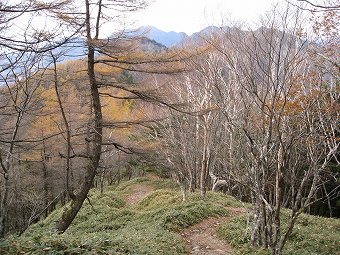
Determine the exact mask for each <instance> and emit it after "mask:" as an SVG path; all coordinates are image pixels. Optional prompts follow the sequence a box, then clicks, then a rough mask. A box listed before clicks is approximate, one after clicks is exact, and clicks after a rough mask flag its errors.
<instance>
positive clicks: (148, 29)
mask: <svg viewBox="0 0 340 255" xmlns="http://www.w3.org/2000/svg"><path fill="white" fill-rule="evenodd" d="M142 31H143V33H145V36H146V37H148V38H149V39H151V40H154V41H156V42H158V43H161V44H163V45H165V46H166V47H168V48H169V47H172V46H175V45H177V44H179V43H181V42H182V41H183V40H184V39H185V38H186V37H188V35H187V34H186V33H184V32H179V33H178V32H175V31H170V32H165V31H162V30H160V29H158V28H156V27H153V26H145V27H142Z"/></svg>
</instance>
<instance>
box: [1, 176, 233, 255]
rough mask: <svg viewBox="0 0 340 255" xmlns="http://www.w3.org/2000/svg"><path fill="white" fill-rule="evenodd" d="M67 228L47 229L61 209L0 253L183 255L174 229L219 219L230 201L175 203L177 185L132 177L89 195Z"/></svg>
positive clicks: (178, 200)
mask: <svg viewBox="0 0 340 255" xmlns="http://www.w3.org/2000/svg"><path fill="white" fill-rule="evenodd" d="M136 184H138V185H141V184H142V185H151V186H152V187H153V190H154V191H153V192H152V193H151V194H150V195H149V196H147V197H146V198H144V199H143V200H142V201H140V202H139V203H137V204H134V205H127V204H125V200H124V198H125V197H126V196H127V195H128V194H129V193H130V192H131V191H132V190H133V186H134V185H136ZM89 198H90V201H91V203H92V205H93V208H92V207H91V206H90V204H89V203H88V201H86V202H85V203H84V206H83V208H82V209H81V211H80V212H79V214H78V216H77V217H76V219H75V221H74V222H73V224H72V225H71V227H70V228H69V229H68V230H67V231H66V232H65V233H64V234H62V235H58V234H56V233H55V232H54V231H53V229H54V226H55V221H56V220H58V219H59V217H60V216H61V213H62V210H63V209H62V208H60V209H58V210H56V211H54V212H53V213H52V214H51V215H50V216H49V217H48V218H46V219H45V220H42V221H41V222H39V223H37V224H35V225H33V226H31V227H30V228H29V229H28V230H27V231H26V232H25V233H24V234H23V235H22V236H21V237H17V236H15V235H12V236H9V237H8V238H7V239H6V240H5V241H2V242H0V254H169V255H171V254H187V252H186V250H185V244H184V242H183V240H182V239H181V237H180V235H179V234H178V230H180V229H182V228H184V227H187V226H190V225H192V224H196V223H198V222H200V221H202V220H203V219H205V218H208V217H211V216H224V215H227V214H228V211H227V210H226V209H225V208H224V206H225V205H232V204H237V203H238V202H237V201H236V200H234V199H233V198H231V197H228V196H225V195H222V194H212V193H209V194H208V196H207V200H206V201H200V199H199V195H198V194H193V195H191V196H190V199H189V201H188V202H185V203H183V202H182V201H181V195H180V193H179V192H178V189H177V186H176V185H175V184H174V183H173V182H171V181H169V180H149V179H147V178H137V179H133V180H131V181H128V182H124V183H122V184H121V185H119V186H118V187H108V188H107V189H106V191H105V192H104V194H100V193H99V192H98V191H96V190H93V191H91V193H90V195H89Z"/></svg>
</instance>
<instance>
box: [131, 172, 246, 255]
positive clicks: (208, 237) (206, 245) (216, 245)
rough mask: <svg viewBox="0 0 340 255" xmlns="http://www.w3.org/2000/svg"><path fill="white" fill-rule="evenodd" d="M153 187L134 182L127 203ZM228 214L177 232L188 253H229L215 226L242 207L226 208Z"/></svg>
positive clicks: (229, 250) (229, 254) (233, 215)
mask: <svg viewBox="0 0 340 255" xmlns="http://www.w3.org/2000/svg"><path fill="white" fill-rule="evenodd" d="M147 177H148V178H149V179H153V180H154V179H158V177H156V176H153V175H149V176H147ZM152 191H153V188H152V187H151V186H150V185H145V184H136V185H134V186H133V188H132V190H131V193H130V194H129V195H128V196H127V197H126V199H125V201H126V203H127V204H128V205H134V204H136V203H138V202H140V201H141V200H143V199H144V198H145V197H147V196H148V195H149V194H150V193H151V192H152ZM226 209H227V210H228V211H229V213H230V215H229V216H227V217H218V218H208V219H205V220H203V221H202V222H200V223H198V224H196V225H193V226H190V227H188V228H186V229H183V230H182V231H181V232H180V233H179V234H180V235H181V237H182V239H183V240H184V241H185V244H186V248H187V250H188V251H189V254H192V255H231V254H232V248H231V246H230V245H228V244H227V243H226V242H224V241H223V240H221V239H219V238H218V237H217V233H216V229H217V227H218V226H219V225H220V224H222V223H224V222H226V221H229V220H230V219H231V218H233V217H235V216H238V215H240V214H244V213H245V209H243V208H233V207H227V208H226Z"/></svg>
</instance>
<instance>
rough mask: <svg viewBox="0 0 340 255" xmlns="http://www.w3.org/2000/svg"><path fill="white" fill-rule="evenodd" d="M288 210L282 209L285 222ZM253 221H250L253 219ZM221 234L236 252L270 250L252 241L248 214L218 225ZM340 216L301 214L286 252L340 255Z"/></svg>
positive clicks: (285, 249)
mask: <svg viewBox="0 0 340 255" xmlns="http://www.w3.org/2000/svg"><path fill="white" fill-rule="evenodd" d="M289 213H290V211H289V210H283V213H282V214H283V215H282V216H283V225H284V224H285V222H287V219H288V215H289ZM250 224H251V223H250ZM217 232H218V235H219V237H220V238H222V239H224V240H226V241H228V243H229V244H230V245H231V246H232V247H233V248H234V251H235V254H263V255H267V254H268V255H269V254H270V252H269V251H268V250H264V249H260V248H259V249H256V248H254V247H252V246H251V245H250V244H249V239H250V229H249V228H248V229H247V226H246V218H245V216H244V215H243V216H239V217H236V218H233V219H231V220H230V221H228V222H226V223H225V224H222V225H221V226H220V227H219V228H218V229H217ZM339 247H340V220H339V219H329V218H323V217H317V216H311V215H307V214H302V215H300V216H299V218H298V220H297V222H296V224H295V227H294V230H293V233H292V235H291V236H290V237H289V239H288V241H287V244H286V246H285V248H284V254H286V255H340V248H339Z"/></svg>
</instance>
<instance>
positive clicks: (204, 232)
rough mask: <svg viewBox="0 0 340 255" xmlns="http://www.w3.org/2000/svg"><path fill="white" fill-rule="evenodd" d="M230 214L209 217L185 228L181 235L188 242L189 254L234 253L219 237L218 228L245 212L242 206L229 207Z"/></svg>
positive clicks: (217, 254) (212, 254) (214, 254)
mask: <svg viewBox="0 0 340 255" xmlns="http://www.w3.org/2000/svg"><path fill="white" fill-rule="evenodd" d="M227 209H228V210H229V211H230V216H228V217H219V218H208V219H206V220H204V221H202V222H201V223H198V224H196V225H193V226H191V227H189V228H186V229H184V230H183V231H182V232H181V236H182V238H183V239H184V241H185V243H186V247H187V250H188V251H189V254H192V255H228V254H232V249H231V247H230V245H228V244H227V243H225V242H224V241H223V240H220V239H218V237H217V234H216V228H217V227H218V226H219V225H220V224H222V223H224V222H226V221H228V220H230V219H231V217H233V216H236V215H239V214H241V213H244V212H245V210H244V209H242V208H227Z"/></svg>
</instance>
